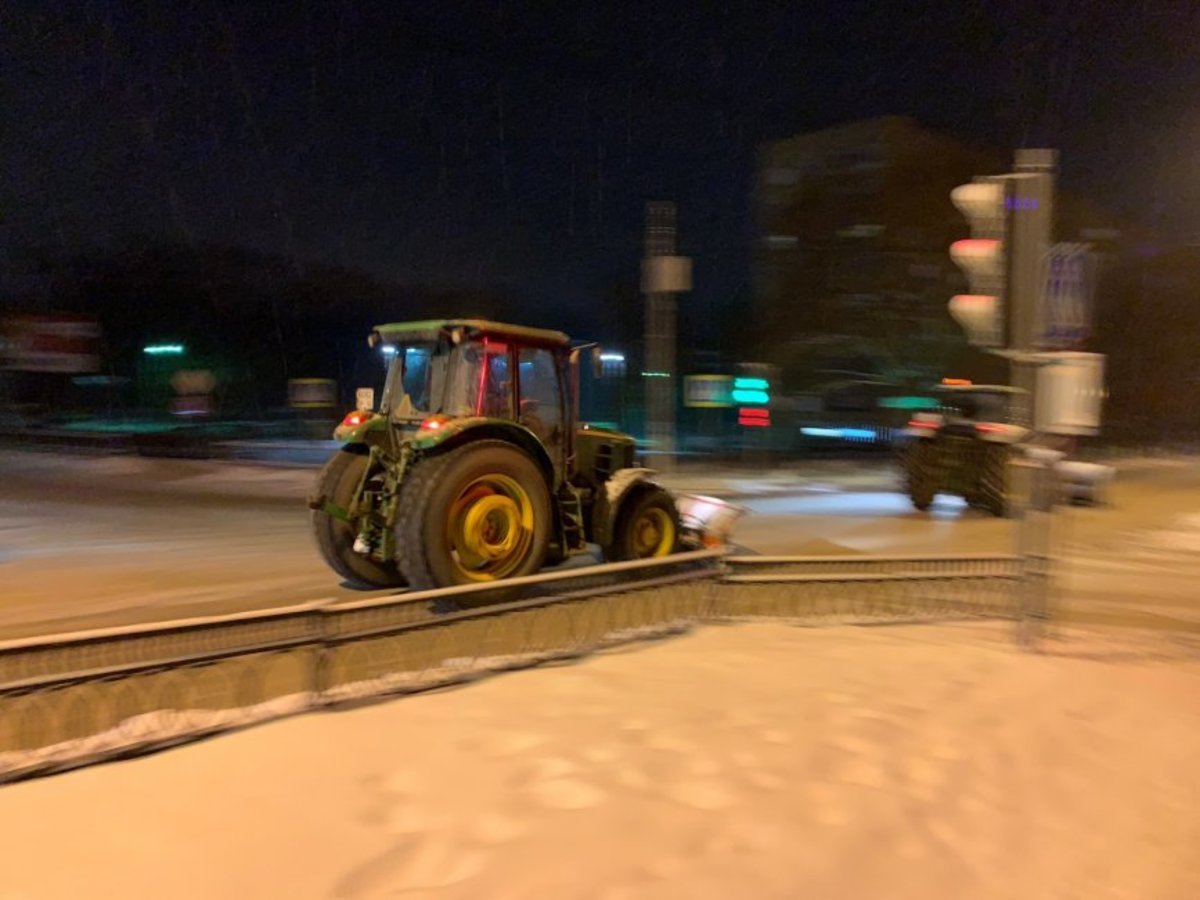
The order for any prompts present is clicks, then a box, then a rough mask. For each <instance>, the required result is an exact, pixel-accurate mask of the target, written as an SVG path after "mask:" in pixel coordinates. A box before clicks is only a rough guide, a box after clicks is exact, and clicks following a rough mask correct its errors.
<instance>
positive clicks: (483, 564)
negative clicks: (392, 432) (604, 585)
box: [396, 441, 551, 589]
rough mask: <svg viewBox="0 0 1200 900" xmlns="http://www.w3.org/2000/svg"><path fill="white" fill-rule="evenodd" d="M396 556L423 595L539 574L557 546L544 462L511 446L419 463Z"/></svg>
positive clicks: (461, 451)
mask: <svg viewBox="0 0 1200 900" xmlns="http://www.w3.org/2000/svg"><path fill="white" fill-rule="evenodd" d="M400 510H401V513H400V518H399V519H398V520H397V522H396V555H397V557H398V558H399V560H400V569H401V571H402V572H403V573H404V574H405V576H406V577H407V578H408V583H409V584H410V585H411V586H412V587H414V588H418V589H427V588H437V587H449V586H451V585H456V584H478V583H481V582H489V581H499V580H501V579H505V578H516V577H519V576H522V575H532V574H533V573H535V572H537V571H538V570H539V569H540V568H541V567H542V564H543V562H544V561H545V558H546V549H547V546H548V544H549V542H550V532H551V516H550V491H549V488H548V487H547V485H546V479H545V477H544V476H543V475H542V472H541V470H540V469H539V468H538V466H537V464H536V463H535V462H534V461H533V460H532V459H530V458H529V456H528V455H526V454H525V453H524V452H522V451H521V450H519V449H518V448H516V447H514V446H513V445H512V444H508V443H505V442H504V441H477V442H475V443H471V444H467V445H465V446H463V447H459V448H458V449H456V450H453V451H451V452H449V453H446V454H445V455H444V456H435V457H432V458H430V459H425V460H422V461H421V462H418V463H417V464H416V466H415V467H414V468H413V470H412V472H411V473H410V475H409V477H408V478H407V479H405V484H404V488H403V489H402V493H401V498H400Z"/></svg>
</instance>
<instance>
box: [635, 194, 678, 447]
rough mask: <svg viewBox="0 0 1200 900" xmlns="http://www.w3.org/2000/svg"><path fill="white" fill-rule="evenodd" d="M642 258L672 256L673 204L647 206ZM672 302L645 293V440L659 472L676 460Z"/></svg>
mask: <svg viewBox="0 0 1200 900" xmlns="http://www.w3.org/2000/svg"><path fill="white" fill-rule="evenodd" d="M645 255H646V259H648V260H649V259H651V258H653V257H656V256H674V255H675V204H674V203H650V204H647V206H646V252H645ZM675 302H676V301H675V295H674V294H673V293H671V292H667V291H656V290H654V289H653V288H652V287H651V288H650V289H648V290H647V292H646V370H645V374H644V375H643V381H644V382H645V386H646V391H645V395H646V439H647V440H648V441H649V442H650V446H651V447H652V448H653V449H654V451H655V452H656V457H655V464H656V466H657V467H658V468H661V469H670V468H671V467H672V465H673V463H674V457H675V382H676V380H677V379H676V376H675Z"/></svg>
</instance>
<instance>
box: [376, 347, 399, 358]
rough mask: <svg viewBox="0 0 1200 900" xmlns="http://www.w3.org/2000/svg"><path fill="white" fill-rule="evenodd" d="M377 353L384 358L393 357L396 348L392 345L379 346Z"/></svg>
mask: <svg viewBox="0 0 1200 900" xmlns="http://www.w3.org/2000/svg"><path fill="white" fill-rule="evenodd" d="M379 352H380V353H382V354H383V355H384V356H395V355H396V347H395V346H394V345H392V344H384V345H383V346H381V347H380V348H379Z"/></svg>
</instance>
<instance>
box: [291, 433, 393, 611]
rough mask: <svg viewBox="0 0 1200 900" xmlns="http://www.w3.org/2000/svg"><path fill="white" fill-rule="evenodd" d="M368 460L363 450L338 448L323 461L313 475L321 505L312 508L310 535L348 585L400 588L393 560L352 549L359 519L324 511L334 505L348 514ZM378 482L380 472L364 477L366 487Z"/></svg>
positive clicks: (380, 476) (380, 475)
mask: <svg viewBox="0 0 1200 900" xmlns="http://www.w3.org/2000/svg"><path fill="white" fill-rule="evenodd" d="M368 460H369V457H368V456H367V454H365V453H358V452H355V451H354V450H339V451H338V452H337V453H335V454H334V455H333V457H332V458H331V459H330V460H329V462H327V463H325V466H324V468H322V469H321V473H320V474H319V475H318V476H317V497H318V498H319V499H320V500H321V501H322V503H323V504H325V508H321V509H314V510H313V513H312V529H313V536H314V537H315V538H316V541H317V548H318V549H319V550H320V551H321V556H322V557H324V559H325V562H326V564H328V566H329V568H331V569H333V571H335V572H337V573H338V574H339V575H341V576H342V578H344V579H345V580H346V582H347V583H348V584H349V585H350V586H352V587H356V588H362V589H370V588H389V587H401V586H403V584H404V576H402V575H401V574H400V569H399V568H397V566H396V564H395V563H394V562H378V561H377V560H374V559H371V558H370V557H368V556H363V555H362V554H361V553H357V552H355V550H354V541H355V539H356V538H357V537H358V534H359V525H360V520H359V518H358V517H349V518H340V517H339V515H335V514H331V513H330V512H329V511H328V510H329V507H334V508H336V510H338V511H339V513H341V514H348V513H349V511H350V506H351V504H352V502H353V500H354V492H355V491H356V490H357V489H358V485H359V483H360V482H362V479H363V474H364V473H365V472H366V471H367V463H368ZM381 481H382V472H376V473H372V474H371V476H370V477H368V478H367V486H366V489H367V490H370V489H372V488H377V487H379V486H380V485H379V483H380V482H381Z"/></svg>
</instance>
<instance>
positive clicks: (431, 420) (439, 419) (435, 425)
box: [421, 416, 450, 431]
mask: <svg viewBox="0 0 1200 900" xmlns="http://www.w3.org/2000/svg"><path fill="white" fill-rule="evenodd" d="M449 421H450V419H449V418H448V417H447V416H429V417H428V418H426V419H424V420H422V422H421V431H437V430H438V429H439V428H441V427H442V426H443V425H445V424H446V423H447V422H449Z"/></svg>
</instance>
